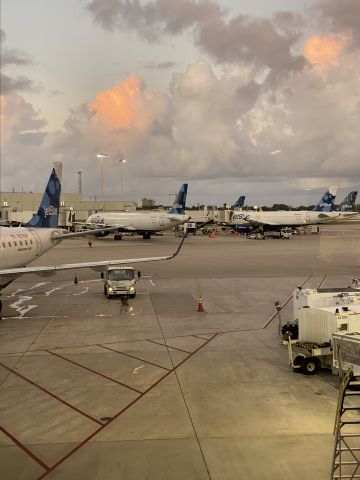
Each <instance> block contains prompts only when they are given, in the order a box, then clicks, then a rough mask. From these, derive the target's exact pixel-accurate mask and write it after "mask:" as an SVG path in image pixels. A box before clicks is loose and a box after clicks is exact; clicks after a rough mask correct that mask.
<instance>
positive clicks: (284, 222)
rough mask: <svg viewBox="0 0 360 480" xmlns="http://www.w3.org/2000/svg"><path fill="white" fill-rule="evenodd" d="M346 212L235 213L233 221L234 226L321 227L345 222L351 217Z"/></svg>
mask: <svg viewBox="0 0 360 480" xmlns="http://www.w3.org/2000/svg"><path fill="white" fill-rule="evenodd" d="M344 213H345V212H314V211H306V210H300V211H295V210H289V211H287V210H283V211H274V212H253V211H242V212H234V214H233V216H232V220H231V224H232V225H239V224H241V223H250V224H253V225H268V226H278V227H280V226H284V227H297V226H302V225H319V224H323V223H329V222H334V221H335V222H336V221H339V220H344V219H345V218H347V217H349V216H351V215H344Z"/></svg>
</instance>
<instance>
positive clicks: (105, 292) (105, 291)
mask: <svg viewBox="0 0 360 480" xmlns="http://www.w3.org/2000/svg"><path fill="white" fill-rule="evenodd" d="M104 295H105V297H106V298H111V295H109V292H108V290H107V288H106V287H104Z"/></svg>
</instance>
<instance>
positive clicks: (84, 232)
mask: <svg viewBox="0 0 360 480" xmlns="http://www.w3.org/2000/svg"><path fill="white" fill-rule="evenodd" d="M118 229H119V227H104V228H95V229H91V230H90V229H89V230H80V231H79V232H71V233H62V232H60V231H55V232H54V234H53V239H54V240H55V239H56V240H58V239H59V240H62V239H63V238H75V237H83V236H86V235H94V234H96V233H101V232H115V231H116V230H118Z"/></svg>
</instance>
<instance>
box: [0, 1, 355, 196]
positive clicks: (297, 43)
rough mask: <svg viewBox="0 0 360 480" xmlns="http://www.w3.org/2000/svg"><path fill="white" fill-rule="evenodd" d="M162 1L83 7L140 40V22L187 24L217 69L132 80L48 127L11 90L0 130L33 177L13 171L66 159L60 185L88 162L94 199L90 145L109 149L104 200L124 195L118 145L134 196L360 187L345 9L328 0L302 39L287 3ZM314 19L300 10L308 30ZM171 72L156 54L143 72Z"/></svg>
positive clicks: (159, 27)
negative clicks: (280, 7)
mask: <svg viewBox="0 0 360 480" xmlns="http://www.w3.org/2000/svg"><path fill="white" fill-rule="evenodd" d="M345 2H346V3H347V4H349V5H350V3H351V2H349V1H348V0H345ZM166 4H168V3H167V2H165V3H164V2H161V1H160V0H153V1H149V2H148V3H146V4H144V3H140V2H135V1H131V0H129V1H127V2H125V1H120V0H118V1H115V0H112V1H109V2H99V1H96V0H94V1H92V2H91V3H90V4H89V5H90V7H91V8H92V15H93V16H94V18H95V21H96V22H97V23H100V24H104V25H103V26H106V27H107V28H119V26H122V27H126V28H133V29H134V30H135V31H138V33H139V34H141V35H142V34H143V33H141V31H142V26H143V27H144V32H145V33H146V38H148V39H151V40H154V39H155V37H156V36H157V38H158V39H159V35H160V36H161V35H170V34H177V33H178V32H179V31H183V30H184V29H191V30H192V32H193V34H194V38H195V41H196V42H197V45H198V46H199V48H201V49H202V51H205V52H207V53H208V55H209V58H212V59H215V60H216V62H217V64H216V67H214V66H213V65H212V64H211V63H210V61H202V62H196V63H194V64H192V65H189V66H188V67H187V68H186V69H184V70H183V71H177V72H176V73H173V75H172V76H171V80H170V82H169V85H168V88H167V89H165V90H164V91H155V90H153V89H151V88H149V87H147V85H146V84H145V82H144V81H143V80H142V79H141V78H140V77H139V76H138V75H130V76H129V77H128V78H127V80H125V81H124V82H122V83H116V84H114V85H111V86H109V87H108V88H105V89H103V90H101V91H98V92H97V93H96V94H94V95H93V98H89V99H88V101H87V103H85V104H83V105H74V108H73V110H72V111H71V112H70V113H69V116H68V118H67V120H66V122H65V124H64V128H63V129H62V130H61V131H56V132H49V131H47V130H46V125H45V121H44V120H43V119H42V118H41V116H40V115H39V113H38V112H37V111H36V109H35V108H34V107H33V106H32V105H30V104H29V103H27V102H25V100H24V99H22V97H21V96H20V95H19V94H18V93H16V90H15V91H14V90H12V88H9V95H6V97H5V98H6V102H7V103H6V105H5V114H6V116H7V118H8V119H9V122H8V130H7V132H5V133H6V135H5V136H4V138H3V141H4V142H5V143H4V150H3V151H4V152H5V157H4V159H5V164H6V165H9V166H8V167H6V168H7V170H6V172H7V175H9V176H10V174H13V175H14V178H15V177H16V178H19V181H22V180H21V178H22V175H23V178H27V180H29V181H30V180H31V181H32V182H34V183H36V180H35V177H36V175H35V173H36V168H34V169H33V172H34V173H32V172H30V173H29V171H28V169H27V168H26V167H24V168H23V169H21V168H20V169H19V168H18V166H19V165H24V166H25V165H27V164H31V165H32V166H33V165H34V166H35V167H39V168H41V169H43V166H44V165H45V164H49V162H51V161H53V160H62V161H63V162H64V164H65V165H64V166H65V169H64V172H65V175H64V185H67V187H66V188H67V189H69V190H74V189H75V188H76V175H75V172H76V171H79V170H82V171H83V172H84V176H83V180H84V188H85V189H86V191H87V192H88V193H91V194H92V195H94V193H96V192H99V165H98V160H97V159H96V154H97V153H98V152H100V151H103V152H105V153H108V154H109V155H110V157H109V159H108V160H107V161H106V162H105V163H104V169H105V171H104V174H105V192H106V195H111V194H113V195H115V194H116V193H119V175H120V174H119V171H118V170H116V168H119V167H118V165H116V162H115V160H116V158H118V156H119V154H120V153H122V154H125V155H126V158H127V160H128V162H127V163H126V166H124V168H123V174H124V175H125V179H126V180H125V183H124V185H126V189H125V191H126V193H127V195H130V194H131V192H133V193H134V195H135V198H136V197H137V196H139V195H144V196H149V195H153V194H154V192H155V193H156V192H160V191H164V188H165V189H166V193H168V191H167V190H169V191H175V190H176V189H177V187H178V184H180V183H181V182H182V181H184V180H188V181H190V183H191V192H192V193H191V195H192V198H199V199H201V197H199V195H203V196H204V197H206V195H208V197H206V198H207V199H208V201H211V199H212V198H216V199H217V201H219V199H220V198H224V200H225V201H231V198H229V196H230V197H231V195H232V192H234V191H236V195H238V194H240V193H243V192H242V191H240V192H238V190H237V189H239V188H241V189H244V190H246V188H247V189H248V190H247V191H244V193H250V194H251V193H253V192H256V195H257V197H256V198H258V197H260V198H259V199H258V200H256V198H255V199H254V200H253V202H255V203H261V202H262V201H264V203H265V202H266V203H271V199H273V202H275V201H280V200H282V201H284V200H286V196H289V195H294V198H295V197H296V195H295V193H296V192H297V195H298V197H296V198H301V196H302V195H303V192H304V188H315V187H316V188H317V189H319V190H321V189H322V188H323V187H324V188H327V187H328V186H329V185H331V184H336V183H337V182H338V181H339V179H340V180H341V185H343V186H350V187H351V186H353V187H355V186H356V183H359V182H360V173H359V168H358V152H359V150H360V139H359V135H358V131H357V130H358V125H359V124H360V104H359V98H360V49H359V45H358V44H357V43H356V35H355V34H354V32H353V28H354V27H355V25H354V24H350V23H349V22H350V20H351V19H349V18H348V16H347V15H345V12H342V14H341V15H340V13H339V15H340V18H336V15H335V14H336V12H337V9H335V6H336V4H335V3H334V2H333V0H327V1H326V2H325V1H322V0H321V1H320V3H318V8H320V7H321V8H322V9H323V11H324V12H325V10H324V9H325V7H327V10H326V15H325V13H324V14H323V16H322V17H321V19H320V20H319V22H318V23H317V24H316V31H315V32H314V33H312V34H309V38H308V39H304V38H302V37H301V35H302V34H301V30H302V29H303V28H304V23H303V22H304V19H303V16H301V15H295V14H290V13H289V12H279V13H277V14H275V15H273V17H272V18H271V19H256V18H252V17H245V16H237V17H234V18H228V17H227V16H226V14H225V13H223V12H222V11H221V10H220V9H219V8H215V7H216V4H215V3H212V2H207V1H205V0H204V1H200V2H195V1H193V0H186V1H185V0H181V1H180V0H177V1H174V2H171V4H172V9H173V11H172V12H170V10H169V8H167V7H166ZM351 5H354V4H353V3H351ZM160 6H163V7H164V8H163V9H161V8H160ZM90 7H89V8H90ZM330 7H332V8H330ZM334 9H335V10H334ZM178 12H180V14H179V16H178V17H177V14H178ZM353 13H354V12H353ZM112 14H114V16H112ZM307 15H308V14H307ZM175 17H176V18H175ZM310 20H312V18H310V17H306V18H305V25H306V24H307V21H308V22H310ZM302 43H303V44H304V56H303V55H302V53H301V44H302ZM305 58H306V60H305ZM165 67H169V68H172V67H173V65H171V62H159V63H155V62H153V63H148V68H165ZM274 78H276V81H272V80H273V79H274ZM11 81H12V82H13V86H14V88H16V89H19V88H21V82H20V81H19V84H18V85H17V86H15V85H14V82H16V81H17V79H16V78H15V79H11ZM10 87H11V82H10ZM24 87H26V82H25V81H24ZM2 123H4V124H5V122H2ZM15 165H16V166H17V168H18V169H17V170H16V168H15ZM15 172H16V175H15ZM22 172H23V173H22ZM9 178H10V177H9ZM164 179H165V180H164ZM164 185H165V187H164ZM246 185H247V187H246ZM195 188H196V189H197V191H198V192H199V193H198V196H197V197H196V194H195V191H194V190H195ZM193 189H194V190H193ZM295 190H296V192H295ZM282 192H283V197H282ZM267 193H268V195H269V196H268V197H267V196H266V195H267ZM317 193H319V192H317ZM262 199H264V200H262ZM167 200H168V199H167ZM313 200H315V199H313ZM300 201H302V200H299V202H300ZM287 203H290V202H287ZM292 203H294V204H295V203H296V202H292ZM309 203H311V201H309Z"/></svg>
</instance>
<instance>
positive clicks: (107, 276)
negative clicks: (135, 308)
mask: <svg viewBox="0 0 360 480" xmlns="http://www.w3.org/2000/svg"><path fill="white" fill-rule="evenodd" d="M140 277H141V272H139V271H137V270H135V269H134V267H130V266H129V267H123V266H121V267H120V266H118V267H116V266H114V267H108V268H107V269H106V270H105V272H103V273H102V274H101V278H102V279H103V280H104V295H105V296H106V298H111V297H114V296H119V295H123V296H129V297H130V298H135V296H136V279H137V278H140Z"/></svg>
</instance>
